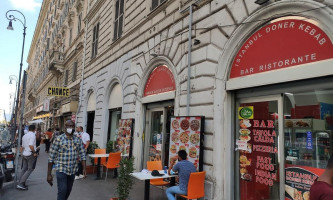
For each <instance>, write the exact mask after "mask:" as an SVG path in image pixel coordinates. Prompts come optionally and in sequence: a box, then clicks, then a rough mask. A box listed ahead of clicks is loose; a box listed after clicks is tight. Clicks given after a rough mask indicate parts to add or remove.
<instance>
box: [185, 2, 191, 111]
mask: <svg viewBox="0 0 333 200" xmlns="http://www.w3.org/2000/svg"><path fill="white" fill-rule="evenodd" d="M189 9H190V15H189V20H188V53H187V55H188V61H187V66H188V67H187V102H186V115H187V116H189V115H190V98H191V49H192V4H191V5H190V7H189Z"/></svg>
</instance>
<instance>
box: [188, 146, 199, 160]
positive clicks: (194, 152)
mask: <svg viewBox="0 0 333 200" xmlns="http://www.w3.org/2000/svg"><path fill="white" fill-rule="evenodd" d="M189 156H190V158H196V157H197V149H196V148H195V147H191V148H190V150H189Z"/></svg>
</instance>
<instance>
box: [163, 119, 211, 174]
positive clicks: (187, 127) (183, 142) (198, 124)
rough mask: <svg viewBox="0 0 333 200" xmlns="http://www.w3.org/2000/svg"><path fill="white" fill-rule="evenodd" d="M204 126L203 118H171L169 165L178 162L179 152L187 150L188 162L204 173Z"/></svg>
mask: <svg viewBox="0 0 333 200" xmlns="http://www.w3.org/2000/svg"><path fill="white" fill-rule="evenodd" d="M204 124H205V118H204V117H203V116H197V117H171V128H170V132H171V134H170V147H169V165H170V164H171V163H176V162H177V159H178V155H177V153H178V151H179V150H185V151H186V152H187V158H188V161H190V162H192V163H193V164H194V166H195V167H196V168H197V170H198V171H202V161H203V159H202V156H203V148H202V144H203V139H204V138H203V131H204Z"/></svg>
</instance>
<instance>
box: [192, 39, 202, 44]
mask: <svg viewBox="0 0 333 200" xmlns="http://www.w3.org/2000/svg"><path fill="white" fill-rule="evenodd" d="M200 43H201V41H200V40H198V39H194V42H193V44H194V45H198V44H200Z"/></svg>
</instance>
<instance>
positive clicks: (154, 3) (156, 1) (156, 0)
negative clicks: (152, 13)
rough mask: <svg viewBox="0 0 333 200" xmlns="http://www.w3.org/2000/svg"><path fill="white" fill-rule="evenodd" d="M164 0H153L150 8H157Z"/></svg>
mask: <svg viewBox="0 0 333 200" xmlns="http://www.w3.org/2000/svg"><path fill="white" fill-rule="evenodd" d="M164 1H166V0H153V1H152V5H151V10H154V9H155V8H157V7H158V6H159V5H161V4H162V3H163V2H164Z"/></svg>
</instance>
